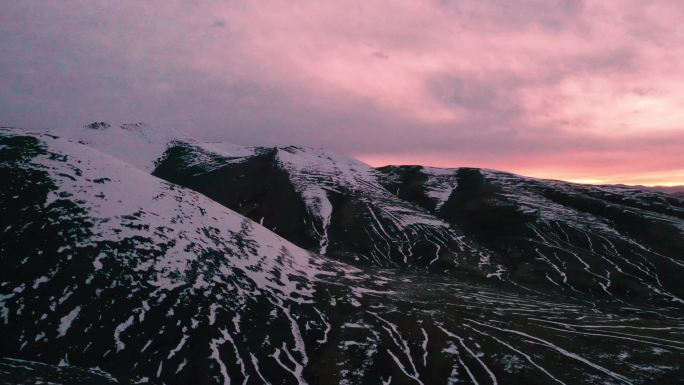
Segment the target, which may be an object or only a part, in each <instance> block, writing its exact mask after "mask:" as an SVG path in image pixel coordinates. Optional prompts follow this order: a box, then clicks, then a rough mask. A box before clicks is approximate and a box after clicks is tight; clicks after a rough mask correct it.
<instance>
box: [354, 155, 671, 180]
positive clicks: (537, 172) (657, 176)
mask: <svg viewBox="0 0 684 385" xmlns="http://www.w3.org/2000/svg"><path fill="white" fill-rule="evenodd" d="M356 158H357V159H359V160H360V161H362V162H364V163H366V164H369V165H370V166H372V167H382V166H387V165H422V166H427V167H437V168H459V167H474V168H487V169H493V170H498V171H504V172H510V173H514V174H518V175H524V176H529V177H534V178H541V179H555V180H563V181H566V182H572V183H581V184H624V185H633V186H636V185H641V186H660V187H674V186H684V169H680V170H668V171H660V172H643V173H640V174H639V175H634V174H629V173H623V174H620V173H600V172H597V171H596V170H593V169H590V168H589V169H581V168H565V169H563V168H549V169H544V168H538V167H525V166H516V165H510V164H505V163H492V164H486V163H485V164H476V163H473V162H458V161H456V162H451V161H444V160H441V161H440V160H438V159H435V158H432V159H431V158H430V157H429V156H426V157H420V156H413V157H412V156H396V157H395V156H376V155H359V156H356Z"/></svg>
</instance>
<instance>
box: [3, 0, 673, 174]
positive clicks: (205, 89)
mask: <svg viewBox="0 0 684 385" xmlns="http://www.w3.org/2000/svg"><path fill="white" fill-rule="evenodd" d="M0 52H1V53H2V54H1V55H0V80H1V81H2V87H0V125H9V126H21V127H28V128H42V127H50V128H62V127H70V126H82V125H83V124H85V123H88V122H90V121H94V120H104V121H109V122H112V123H117V122H126V121H145V122H148V123H150V124H151V125H152V126H157V127H162V126H168V127H174V128H179V129H182V130H184V131H187V132H189V133H191V134H192V135H193V136H195V137H197V138H198V139H202V140H212V141H213V140H224V141H229V142H233V143H237V144H243V145H276V144H277V145H282V144H294V145H304V146H316V147H325V148H329V149H332V150H335V151H337V152H340V153H344V154H348V155H352V156H355V157H358V158H360V159H361V160H364V161H366V162H368V163H370V164H372V165H376V166H377V165H384V164H425V165H433V166H443V167H456V166H478V167H488V168H495V169H502V170H507V171H513V172H517V173H522V174H526V175H531V176H540V177H549V178H556V179H566V180H573V181H580V182H591V183H628V184H661V185H677V184H684V2H682V1H680V0H672V1H645V0H639V1H636V0H634V1H630V0H625V1H605V0H602V1H577V0H575V1H548V0H516V1H510V0H498V1H479V0H467V1H396V0H393V1H386V2H385V1H383V2H381V1H368V0H363V1H351V0H345V1H325V2H324V1H312V2H304V1H294V2H293V1H282V2H281V1H211V0H183V1H181V0H165V1H161V0H160V1H139V0H135V1H133V0H118V1H95V0H83V1H72V0H59V1H49V0H35V1H34V0H21V1H3V2H1V3H0Z"/></svg>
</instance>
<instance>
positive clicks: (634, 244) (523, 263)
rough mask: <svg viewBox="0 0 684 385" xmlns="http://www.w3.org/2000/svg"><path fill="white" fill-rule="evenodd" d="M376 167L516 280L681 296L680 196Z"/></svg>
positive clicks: (481, 173)
mask: <svg viewBox="0 0 684 385" xmlns="http://www.w3.org/2000/svg"><path fill="white" fill-rule="evenodd" d="M382 171H383V172H384V173H385V176H384V177H383V178H382V183H383V185H384V186H385V187H387V188H388V189H389V190H390V191H395V192H396V194H397V196H398V197H400V198H402V199H406V200H408V201H411V202H414V203H416V204H418V205H420V206H421V207H424V208H425V209H427V210H429V211H430V212H431V213H433V214H434V215H435V217H437V218H440V219H442V220H445V221H447V222H449V223H451V224H452V225H453V226H457V227H458V228H459V229H461V230H462V231H463V232H464V233H465V234H466V235H467V236H468V237H469V238H471V239H473V240H475V241H477V242H478V243H479V244H481V245H483V246H484V247H486V248H487V249H488V250H490V251H491V252H492V253H493V254H495V255H496V258H497V260H498V261H501V264H502V265H504V266H505V267H506V273H507V274H506V276H507V277H509V278H510V279H511V280H513V281H515V282H518V283H520V284H525V285H532V286H534V287H538V286H540V285H542V284H544V283H546V284H548V285H547V286H549V288H551V289H557V290H561V291H564V292H566V293H569V294H572V293H576V294H578V295H579V296H583V295H586V294H592V295H605V296H609V297H616V298H619V299H620V300H623V301H629V302H634V301H640V300H641V301H656V302H658V303H662V304H668V303H669V304H678V305H677V306H681V305H682V304H684V302H683V298H684V286H682V285H681V282H680V277H681V276H682V273H684V199H682V198H681V197H678V196H675V195H669V194H665V193H659V192H652V191H645V190H641V189H635V188H628V187H616V186H588V185H580V184H572V183H567V182H560V181H553V180H540V179H535V178H527V177H522V176H519V175H514V174H509V173H504V172H498V171H493V170H483V169H472V168H461V169H434V168H429V167H420V166H404V167H385V168H382ZM544 281H545V282H544Z"/></svg>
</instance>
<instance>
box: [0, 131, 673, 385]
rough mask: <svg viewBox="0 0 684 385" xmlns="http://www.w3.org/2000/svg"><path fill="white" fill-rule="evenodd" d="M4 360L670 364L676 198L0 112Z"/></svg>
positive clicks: (569, 377)
mask: <svg viewBox="0 0 684 385" xmlns="http://www.w3.org/2000/svg"><path fill="white" fill-rule="evenodd" d="M0 175H2V180H3V181H5V183H3V186H2V188H1V189H0V232H1V234H2V237H1V238H0V256H1V258H2V265H3V268H2V269H1V270H0V271H1V272H0V325H1V327H0V341H2V344H0V357H1V358H0V383H7V384H19V383H40V382H41V381H42V382H49V383H64V384H88V383H93V384H95V383H138V384H143V383H149V384H456V383H459V384H460V383H463V384H556V383H558V384H678V383H682V381H684V360H682V357H684V355H683V354H684V320H683V316H684V306H683V305H682V302H681V301H682V300H681V298H682V296H683V294H682V287H681V285H678V284H677V277H679V276H681V273H682V264H683V261H682V258H683V257H684V253H683V251H684V247H683V246H682V243H683V242H684V236H682V222H683V221H684V220H683V219H682V216H683V213H684V202H683V201H682V199H681V198H677V197H676V196H674V195H667V194H663V193H656V192H647V191H643V190H638V189H630V188H626V187H611V186H583V185H573V184H568V183H564V182H558V181H545V180H538V179H532V178H525V177H520V176H516V175H512V174H506V173H501V172H496V171H491V170H479V169H453V170H444V169H431V168H427V167H420V166H412V167H398V166H397V167H386V168H381V169H373V168H371V167H369V166H367V165H365V164H363V163H361V162H358V161H355V160H353V159H350V158H347V157H343V156H340V155H336V154H333V153H330V152H327V151H324V150H320V149H308V148H299V147H282V148H280V147H277V148H266V147H257V148H245V147H241V146H236V145H231V144H226V143H202V142H199V141H196V140H194V139H192V138H188V137H185V136H183V135H179V134H178V133H176V132H170V131H166V130H159V129H156V128H152V127H149V126H146V125H144V124H135V125H122V126H121V127H117V126H111V125H108V124H106V123H95V124H91V125H88V126H86V127H85V128H79V129H77V130H73V131H71V132H65V133H62V132H55V131H47V132H30V131H27V130H22V129H16V128H4V129H1V130H0Z"/></svg>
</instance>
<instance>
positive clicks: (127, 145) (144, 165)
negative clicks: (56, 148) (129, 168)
mask: <svg viewBox="0 0 684 385" xmlns="http://www.w3.org/2000/svg"><path fill="white" fill-rule="evenodd" d="M56 133H57V134H58V135H62V136H64V137H65V138H67V139H69V140H73V141H77V142H79V143H81V144H85V145H87V146H90V147H93V148H96V149H98V150H100V151H102V152H103V153H106V154H109V155H112V156H114V157H116V158H119V159H122V160H124V161H125V162H127V163H130V164H132V165H134V166H135V167H137V168H139V169H141V170H144V171H146V172H151V171H152V170H154V167H155V162H156V161H157V160H158V159H159V157H160V156H161V155H162V154H163V153H164V151H165V150H166V149H167V148H168V147H169V145H170V144H171V143H173V142H174V141H194V139H192V138H191V137H190V136H189V135H187V134H185V133H183V132H182V131H179V130H176V129H172V128H166V127H154V126H150V125H148V124H146V123H143V122H138V123H123V124H120V125H111V124H109V123H107V122H93V123H90V124H87V125H85V126H83V127H76V128H70V129H64V130H60V131H57V132H56Z"/></svg>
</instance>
